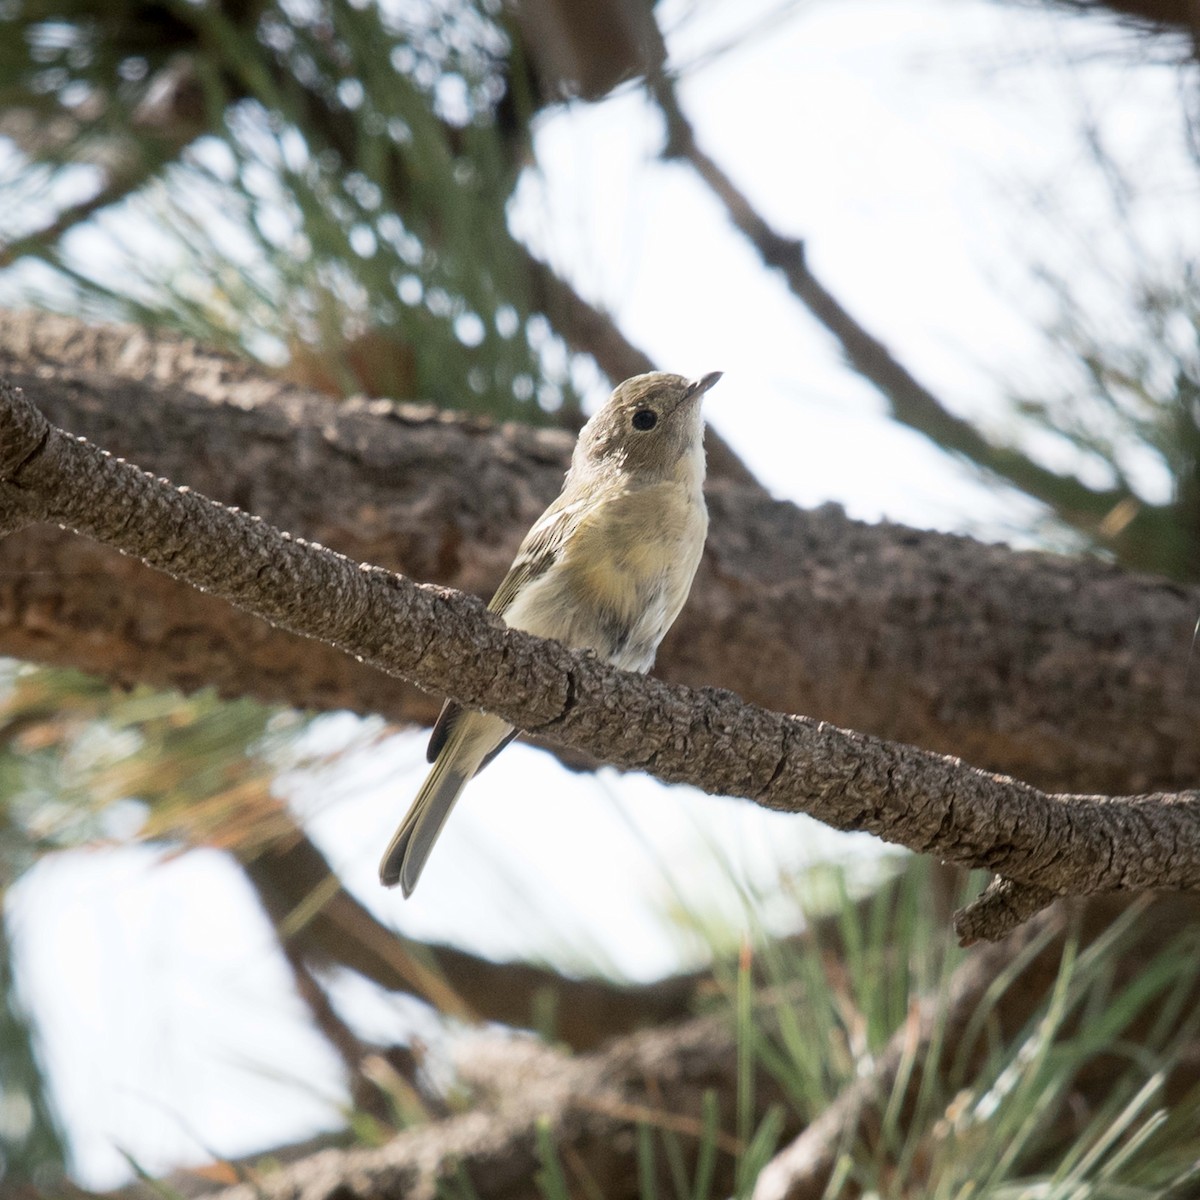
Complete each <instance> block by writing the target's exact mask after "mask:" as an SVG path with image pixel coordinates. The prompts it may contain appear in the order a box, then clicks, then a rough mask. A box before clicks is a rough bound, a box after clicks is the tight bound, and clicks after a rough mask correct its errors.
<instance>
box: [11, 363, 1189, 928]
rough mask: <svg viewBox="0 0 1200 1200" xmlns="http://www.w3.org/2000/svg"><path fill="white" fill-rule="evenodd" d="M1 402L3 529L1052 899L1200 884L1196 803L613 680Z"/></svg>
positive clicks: (609, 672)
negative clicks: (80, 543)
mask: <svg viewBox="0 0 1200 1200" xmlns="http://www.w3.org/2000/svg"><path fill="white" fill-rule="evenodd" d="M0 398H2V399H3V408H2V410H0V412H2V418H3V422H4V423H3V425H0V434H2V435H3V436H2V439H0V440H2V444H3V446H4V451H3V454H2V455H0V513H2V517H0V520H2V522H3V524H4V525H5V526H6V527H12V525H13V524H15V523H17V522H19V521H24V522H26V523H31V522H34V521H54V522H56V523H59V524H62V525H64V526H66V527H68V528H71V529H74V530H76V531H77V532H80V533H84V534H86V535H87V536H89V537H92V538H94V539H96V540H99V541H103V542H106V543H108V544H109V545H111V546H113V547H114V548H117V549H119V550H121V551H123V552H124V553H126V554H130V555H135V556H137V557H140V558H142V559H143V560H144V561H146V562H147V563H148V564H150V565H152V566H154V567H156V568H157V569H159V570H162V571H165V572H168V573H170V574H172V575H174V576H175V577H176V578H179V579H182V580H184V581H186V582H188V583H190V584H192V586H194V587H199V588H202V589H203V590H205V591H210V592H212V593H213V594H215V595H217V596H219V597H223V598H224V599H226V600H228V601H230V602H231V603H233V604H236V605H238V606H239V607H242V608H245V609H247V610H248V611H251V612H254V613H255V614H257V615H258V616H261V617H263V618H265V619H267V620H269V621H272V622H273V623H275V624H278V625H281V626H283V627H285V628H289V629H291V630H292V631H293V632H301V633H303V634H304V635H305V636H308V637H312V638H316V639H318V640H322V641H326V642H330V643H332V644H334V645H337V646H339V647H340V648H341V649H342V650H343V651H345V652H346V653H348V654H351V655H354V656H355V657H358V658H361V659H362V660H363V661H365V662H367V663H370V664H371V665H374V666H376V667H377V668H379V669H381V670H384V671H386V672H388V673H394V674H398V675H403V676H405V677H407V678H410V679H412V680H413V682H415V683H417V684H418V686H424V687H427V688H432V689H438V690H444V691H445V692H446V693H447V694H448V695H450V696H452V697H453V698H454V699H456V700H458V701H459V702H460V703H463V704H465V705H469V706H471V707H477V708H482V709H485V710H487V711H489V712H494V713H496V714H498V715H500V716H502V717H504V719H505V720H507V721H509V722H510V723H511V724H513V725H515V726H516V727H518V728H521V729H526V730H531V731H534V732H537V733H540V734H543V735H545V736H547V737H549V738H551V739H552V740H555V741H563V742H565V743H567V744H569V745H574V746H579V747H581V748H582V749H584V750H586V751H587V752H588V753H589V754H592V755H594V756H595V757H596V758H599V759H602V760H604V761H611V762H614V763H617V764H618V765H621V766H625V767H636V768H639V769H644V770H647V771H649V773H651V774H653V775H655V776H656V777H657V778H659V779H662V780H664V781H666V782H671V783H691V784H693V785H695V786H698V787H700V788H702V789H704V790H705V791H708V792H712V793H718V794H727V795H734V796H743V797H746V798H747V799H751V800H753V801H754V802H755V803H758V804H761V805H763V806H765V807H767V808H772V809H776V810H778V811H787V812H798V811H805V812H808V813H810V814H811V815H812V816H815V817H817V818H818V819H819V820H822V821H825V822H826V823H827V824H830V825H832V826H834V827H835V828H839V829H845V830H866V831H868V832H871V833H874V834H876V835H877V836H880V837H883V838H885V839H887V840H889V841H893V842H898V843H900V844H903V845H906V846H908V847H909V848H911V849H914V850H916V851H918V852H921V853H929V854H934V855H937V856H938V857H941V858H944V859H946V860H948V861H951V862H956V863H959V864H961V865H964V866H970V867H983V868H985V869H987V870H990V871H993V872H996V873H998V874H1001V875H1005V876H1008V877H1011V878H1013V879H1015V880H1017V881H1019V882H1021V883H1026V884H1034V885H1036V886H1038V887H1040V888H1044V889H1047V892H1049V893H1054V894H1056V895H1088V894H1090V893H1092V892H1103V891H1116V890H1122V891H1142V890H1146V889H1149V888H1158V887H1166V888H1198V887H1200V838H1198V837H1197V836H1196V831H1197V823H1198V821H1200V794H1198V793H1194V792H1181V793H1177V794H1174V795H1162V794H1159V795H1143V796H1125V797H1098V796H1080V795H1054V796H1051V795H1047V794H1045V793H1043V792H1041V791H1039V790H1038V789H1036V788H1033V787H1031V786H1029V785H1027V784H1024V783H1020V782H1018V781H1015V780H1012V779H1009V778H1005V777H1002V776H996V775H992V774H988V773H986V772H984V771H979V770H976V769H973V768H971V767H967V766H964V765H963V764H962V763H961V762H960V761H959V760H956V759H950V758H945V757H943V756H940V755H937V754H933V753H931V752H929V751H924V750H919V749H916V748H915V747H912V746H906V745H900V744H897V743H887V742H882V741H879V740H878V739H876V738H872V737H869V736H867V735H863V734H858V733H852V732H849V731H846V730H841V729H838V728H836V727H834V726H831V725H829V724H826V723H825V722H821V721H817V720H814V719H812V718H808V717H785V716H783V715H781V714H779V713H773V712H769V711H767V710H764V709H761V708H758V707H756V706H754V705H751V704H747V703H745V702H743V701H742V700H740V699H739V698H738V697H737V696H735V695H733V694H732V693H730V692H721V691H714V690H704V691H696V690H694V689H690V688H685V687H681V686H678V685H675V686H672V685H669V684H666V683H663V682H662V681H660V680H657V679H654V678H645V677H642V676H637V675H630V674H628V673H626V672H621V671H617V670H615V669H613V668H612V667H609V666H608V665H607V664H604V663H601V662H599V661H598V660H596V659H594V658H592V657H588V656H583V655H578V654H575V653H573V652H572V651H570V650H568V649H567V648H566V647H564V646H562V645H560V644H558V643H554V642H542V641H540V639H537V638H533V637H531V636H529V635H527V634H522V633H520V632H519V631H516V630H510V629H508V628H506V627H504V626H503V625H502V624H501V623H500V622H499V621H498V620H497V619H495V618H494V617H493V616H492V615H491V614H489V613H487V611H486V610H485V609H484V607H483V605H482V603H481V602H479V601H478V600H477V599H474V598H472V597H468V596H465V595H463V594H462V593H457V592H450V591H447V590H446V589H442V588H435V587H430V586H428V585H419V584H414V583H413V582H411V581H410V580H408V579H405V578H403V577H400V576H395V575H390V574H388V573H387V572H385V571H382V570H380V569H378V568H368V567H361V568H360V567H356V566H355V565H354V563H352V562H351V561H350V560H348V559H346V558H344V557H342V556H341V555H338V554H335V553H333V552H332V551H328V550H325V549H324V548H323V547H319V546H312V545H308V544H305V543H303V542H300V541H297V540H295V539H292V538H291V537H290V536H289V535H287V534H280V533H278V532H277V531H276V530H274V529H272V528H271V527H270V526H268V525H266V524H265V523H264V522H262V521H261V519H258V518H252V517H248V516H246V515H245V514H244V513H241V512H238V511H237V510H231V509H228V508H225V507H224V506H222V505H220V504H217V503H215V502H213V501H209V500H206V499H204V498H203V497H200V496H198V495H197V494H195V493H193V492H190V491H187V490H186V489H184V490H180V489H176V488H174V487H172V486H171V485H170V484H169V483H167V482H166V481H165V480H161V479H155V478H154V477H153V476H150V475H148V474H147V473H145V472H144V471H141V470H140V469H138V468H136V467H133V466H131V465H129V464H127V463H125V462H123V461H120V460H115V459H113V458H111V457H109V456H108V455H105V454H103V453H101V452H100V451H98V450H96V449H95V448H94V447H93V446H91V445H90V444H89V443H87V442H86V441H85V440H84V439H82V438H78V437H71V436H69V435H67V434H65V433H63V432H62V431H61V430H58V429H55V428H54V427H52V426H50V425H48V424H47V422H46V421H45V419H44V418H43V417H42V416H41V414H40V413H38V412H37V410H36V409H35V408H34V407H33V405H32V404H31V403H30V402H29V401H28V400H27V399H26V398H25V397H24V396H23V395H22V394H21V393H20V391H19V390H16V389H13V388H12V387H11V386H10V385H8V384H3V385H0ZM1012 911H1014V912H1015V911H1017V910H1016V909H1013V910H1012ZM1024 915H1029V914H1028V912H1027V911H1026V912H1025V914H1024ZM999 932H1004V931H1003V930H1000V931H999Z"/></svg>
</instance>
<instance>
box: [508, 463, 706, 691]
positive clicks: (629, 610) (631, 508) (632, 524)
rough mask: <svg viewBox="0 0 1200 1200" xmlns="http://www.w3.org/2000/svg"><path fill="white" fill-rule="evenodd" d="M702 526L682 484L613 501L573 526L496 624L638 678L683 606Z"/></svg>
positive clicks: (695, 502)
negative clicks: (584, 651)
mask: <svg viewBox="0 0 1200 1200" xmlns="http://www.w3.org/2000/svg"><path fill="white" fill-rule="evenodd" d="M707 526H708V516H707V513H706V511H705V508H704V502H703V499H702V498H701V497H700V496H699V495H698V494H697V492H696V491H695V490H693V489H692V488H690V487H688V486H687V485H685V484H681V483H677V482H674V481H672V482H664V483H657V484H653V485H650V486H648V487H642V488H637V489H636V490H633V489H631V490H628V491H625V492H622V493H619V494H617V495H615V496H613V497H611V498H609V499H607V500H605V501H604V502H603V503H601V504H598V505H597V506H596V507H595V509H594V510H592V511H591V512H589V513H588V515H587V516H586V517H585V518H584V519H583V520H582V521H581V522H580V523H579V526H578V527H577V528H576V529H575V531H574V532H573V533H572V535H571V537H570V538H569V539H568V541H567V543H566V545H564V547H563V549H562V553H561V554H560V556H559V559H558V561H557V562H556V563H555V564H554V566H553V567H551V568H550V570H548V571H546V572H545V574H543V575H542V576H540V577H539V578H538V579H537V580H535V581H534V582H533V583H532V584H530V585H529V586H528V587H526V588H525V589H524V590H523V592H522V594H521V595H520V597H518V598H517V599H516V600H515V601H514V602H513V605H512V606H511V608H510V609H509V610H508V611H507V612H506V613H505V614H504V617H505V621H506V622H507V623H508V624H509V625H512V626H514V627H515V628H518V629H525V630H527V631H529V632H530V633H536V634H539V635H540V636H541V637H553V638H557V639H558V640H559V641H562V642H565V643H566V644H567V645H570V646H577V647H581V648H588V649H592V650H595V651H596V653H597V654H599V655H600V656H601V657H603V658H606V659H608V660H609V661H610V662H612V663H614V664H615V665H616V666H619V667H623V668H625V669H626V670H631V671H646V670H648V669H649V668H650V666H651V665H652V663H653V662H654V654H655V651H656V650H657V649H658V644H659V642H660V641H661V640H662V638H663V635H664V634H665V633H666V631H667V630H668V629H669V628H670V627H671V624H672V623H673V622H674V620H675V618H676V617H677V616H678V615H679V610H680V609H681V608H682V607H683V605H684V601H685V600H686V599H687V594H688V591H689V589H690V588H691V584H692V578H693V576H694V575H695V573H696V568H697V567H698V566H699V563H700V555H701V553H702V551H703V547H704V536H705V533H706V531H707Z"/></svg>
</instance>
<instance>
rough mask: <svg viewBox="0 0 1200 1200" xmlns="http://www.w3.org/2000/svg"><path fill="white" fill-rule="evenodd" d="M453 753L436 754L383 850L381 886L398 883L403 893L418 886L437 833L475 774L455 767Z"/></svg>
mask: <svg viewBox="0 0 1200 1200" xmlns="http://www.w3.org/2000/svg"><path fill="white" fill-rule="evenodd" d="M453 757H454V756H453V755H450V754H445V753H443V754H440V755H439V756H438V760H437V762H435V763H434V764H433V770H431V771H430V772H429V775H428V777H427V778H426V780H425V782H424V783H423V784H422V785H421V790H420V791H419V792H418V793H417V798H416V799H415V800H414V801H413V803H412V807H411V808H410V809H409V810H408V812H407V813H406V814H405V817H404V820H403V821H401V822H400V828H399V829H397V830H396V835H395V837H393V838H392V840H391V842H390V843H389V845H388V848H387V850H386V851H384V855H383V861H382V862H381V863H380V864H379V880H380V882H381V883H382V884H383V885H384V887H395V885H396V884H399V885H400V890H401V891H402V892H403V893H404V894H405V896H411V895H412V893H413V888H415V887H416V886H417V880H418V879H420V877H421V870H422V868H424V866H425V860H426V859H428V857H429V852H430V850H432V849H433V843H434V842H436V841H437V835H438V834H439V833H441V832H442V826H443V825H445V823H446V818H447V817H448V816H449V815H450V810H451V809H452V808H453V807H454V802H455V801H456V800H457V799H458V797H459V793H460V792H461V791H462V790H463V788H464V787H466V786H467V780H469V779H470V778H471V775H473V774H474V772H473V771H471V772H469V773H464V772H463V771H462V770H461V769H456V764H455V763H454V762H453Z"/></svg>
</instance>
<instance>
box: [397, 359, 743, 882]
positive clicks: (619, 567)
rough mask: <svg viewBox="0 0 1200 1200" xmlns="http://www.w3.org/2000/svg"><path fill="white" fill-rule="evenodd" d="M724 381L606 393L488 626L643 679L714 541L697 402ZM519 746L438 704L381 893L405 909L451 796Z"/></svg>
mask: <svg viewBox="0 0 1200 1200" xmlns="http://www.w3.org/2000/svg"><path fill="white" fill-rule="evenodd" d="M720 378H721V372H720V371H714V372H713V373H712V374H711V375H705V376H703V377H702V378H700V379H692V380H688V379H684V378H683V377H682V376H681V375H668V374H665V373H662V372H658V371H654V372H651V373H650V374H648V375H635V376H634V377H633V378H632V379H627V380H625V382H624V383H622V384H620V385H619V386H618V387H617V388H616V389H615V390H614V392H613V393H612V395H611V396H610V397H609V398H608V400H607V401H605V403H604V406H603V407H602V408H601V409H600V410H599V411H598V412H597V413H596V414H595V415H594V416H593V417H592V418H591V420H590V421H588V423H587V424H586V425H585V426H584V427H583V429H582V430H581V431H580V434H579V441H578V442H577V443H576V444H575V453H574V454H573V455H572V458H571V469H570V470H569V471H568V472H567V477H566V479H565V481H564V482H563V489H562V491H561V492H560V493H559V496H558V499H557V500H555V501H554V503H553V504H551V505H550V507H549V508H548V509H546V511H545V512H544V513H543V514H542V515H541V517H540V518H539V519H538V521H537V522H536V524H535V525H534V526H533V528H532V529H531V530H530V531H529V532H528V533H527V534H526V535H525V540H524V541H523V542H522V543H521V548H520V549H519V550H518V551H517V557H516V560H515V561H514V562H513V565H512V567H511V568H509V572H508V574H507V575H506V576H505V577H504V581H503V582H502V583H501V584H500V587H499V588H498V589H497V591H496V594H495V595H494V596H493V597H492V602H491V604H490V605H488V607H489V608H490V609H491V610H492V612H494V613H497V614H498V615H499V616H501V617H502V618H503V619H504V622H505V623H506V624H507V625H510V626H512V628H514V629H524V630H526V631H527V632H528V633H535V634H537V635H538V636H539V637H545V638H557V639H558V640H559V641H560V642H564V643H565V644H566V645H568V646H574V647H578V648H580V649H588V650H593V651H595V653H596V654H597V655H598V656H599V657H601V658H603V659H606V660H607V661H608V662H610V663H612V664H613V665H614V666H617V667H623V668H624V669H625V670H627V671H648V670H649V669H650V667H651V666H652V665H653V663H654V655H655V653H656V652H657V650H658V644H659V642H661V641H662V639H663V635H664V634H665V633H666V632H667V630H668V629H670V627H671V625H672V623H673V622H674V620H675V618H676V617H677V616H678V615H679V610H680V609H681V608H683V603H684V601H685V600H686V599H687V595H688V591H689V590H690V589H691V586H692V578H693V576H694V575H695V574H696V568H697V567H698V566H699V565H700V555H701V552H702V551H703V549H704V538H705V535H706V534H707V533H708V510H707V509H706V508H705V505H704V492H703V485H704V440H703V439H704V417H703V414H702V413H701V399H702V397H703V396H704V393H705V392H707V391H708V389H709V388H711V387H712V386H713V384H714V383H716V382H717V380H718V379H720ZM517 732H518V731H517V730H515V729H513V727H512V726H511V725H509V724H508V723H507V722H505V721H503V720H501V719H500V718H499V717H493V716H491V715H489V714H487V713H482V712H472V711H468V710H465V709H463V708H462V707H461V706H460V705H458V704H455V703H453V702H452V701H447V702H446V704H445V706H444V707H443V708H442V712H441V715H440V716H439V717H438V719H437V724H436V725H434V727H433V734H432V736H431V737H430V739H429V750H428V758H429V761H430V762H431V763H433V769H432V770H431V771H430V772H429V776H428V778H427V779H426V780H425V783H424V784H423V785H422V787H421V790H420V791H419V792H418V793H417V798H416V799H415V800H414V801H413V804H412V807H411V808H410V809H409V810H408V813H407V815H406V816H405V818H404V820H403V821H402V822H401V823H400V828H399V829H398V830H397V831H396V836H395V837H393V838H392V841H391V845H389V846H388V848H387V852H386V853H385V854H384V856H383V861H382V862H381V863H380V866H379V878H380V881H381V882H382V883H383V884H384V885H385V886H387V887H392V886H394V885H395V884H397V883H398V884H399V885H400V887H401V889H402V890H403V892H404V894H405V895H406V896H411V895H412V891H413V888H415V887H416V886H417V880H418V879H419V878H420V875H421V870H422V868H423V867H424V866H425V862H426V859H428V857H429V852H430V850H432V849H433V843H434V841H435V840H436V839H437V836H438V834H439V833H440V832H441V829H442V826H443V825H444V824H445V822H446V818H447V817H448V816H449V815H450V810H451V808H453V807H454V802H455V801H456V800H457V799H458V796H459V793H460V792H461V791H462V790H463V788H464V787H465V786H466V783H467V781H468V780H469V779H471V778H472V777H473V776H475V775H477V774H478V773H479V772H480V771H481V770H483V768H484V767H486V766H487V764H488V763H489V762H491V761H492V759H493V758H495V757H496V755H497V754H499V753H500V751H501V750H503V749H504V747H505V746H507V745H508V743H509V742H510V741H512V739H513V738H514V737H516V735H517Z"/></svg>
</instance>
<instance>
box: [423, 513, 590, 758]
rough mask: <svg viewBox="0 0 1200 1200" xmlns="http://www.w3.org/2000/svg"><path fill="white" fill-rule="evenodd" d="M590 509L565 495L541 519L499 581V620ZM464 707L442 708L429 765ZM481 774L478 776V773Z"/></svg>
mask: <svg viewBox="0 0 1200 1200" xmlns="http://www.w3.org/2000/svg"><path fill="white" fill-rule="evenodd" d="M586 507H587V502H586V500H577V499H572V498H571V497H570V495H569V493H568V492H566V491H564V492H562V493H561V494H560V495H559V497H558V499H557V500H555V501H554V503H553V504H551V505H550V507H549V508H548V509H546V511H545V512H544V513H542V515H541V516H540V517H539V518H538V520H537V522H536V523H535V524H534V526H533V528H532V529H530V531H529V532H528V533H527V534H526V535H525V540H524V541H523V542H522V543H521V546H520V548H519V549H518V550H517V557H516V558H515V559H513V564H512V566H511V567H509V569H508V574H507V575H505V577H504V578H503V579H502V580H501V581H500V586H499V587H498V588H497V589H496V594H495V595H494V596H493V597H492V599H491V601H490V603H489V604H488V608H489V609H490V610H491V611H492V612H494V613H496V614H497V615H499V616H503V615H504V614H505V613H506V612H507V611H508V609H509V607H510V606H511V604H512V602H513V600H514V599H515V597H516V596H517V594H518V593H519V592H520V591H521V589H522V588H524V587H526V586H527V585H528V584H530V583H532V582H533V581H534V580H535V579H537V578H538V577H539V576H541V575H544V574H545V573H546V572H547V571H548V570H549V569H550V568H551V567H552V566H554V564H555V563H556V562H557V561H558V556H559V554H561V553H562V548H563V546H564V545H565V544H566V542H567V539H568V538H569V537H570V536H571V534H572V532H573V531H574V530H575V529H576V528H578V526H579V521H580V516H581V514H582V513H583V511H584V510H585V509H586ZM462 711H463V709H462V705H461V704H457V703H455V702H454V701H453V700H447V701H446V703H445V704H443V705H442V711H441V712H440V713H439V714H438V719H437V721H436V722H435V724H434V726H433V732H432V733H430V735H429V745H428V747H426V750H425V757H426V759H427V760H428V761H429V762H436V761H437V756H438V755H439V754H441V752H442V748H443V747H444V746H445V744H446V742H447V741H448V740H449V737H450V734H451V733H453V732H454V725H455V722H456V721H457V720H458V718H459V717H460V716H461V715H462ZM516 736H517V735H516V732H515V731H514V732H513V733H512V734H511V735H510V736H509V737H508V738H506V739H505V740H504V741H503V742H502V743H501V744H500V745H499V746H497V747H496V749H495V750H493V751H492V752H491V754H489V755H488V756H487V757H486V758H485V759H484V760H483V762H481V763H480V764H479V770H480V771H482V770H483V768H484V767H486V766H487V765H488V763H490V762H491V761H492V759H493V758H495V757H496V755H497V754H499V753H500V751H501V750H503V749H504V747H505V746H507V745H508V743H509V742H510V741H512V739H513V738H514V737H516ZM477 773H478V772H477Z"/></svg>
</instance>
